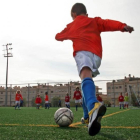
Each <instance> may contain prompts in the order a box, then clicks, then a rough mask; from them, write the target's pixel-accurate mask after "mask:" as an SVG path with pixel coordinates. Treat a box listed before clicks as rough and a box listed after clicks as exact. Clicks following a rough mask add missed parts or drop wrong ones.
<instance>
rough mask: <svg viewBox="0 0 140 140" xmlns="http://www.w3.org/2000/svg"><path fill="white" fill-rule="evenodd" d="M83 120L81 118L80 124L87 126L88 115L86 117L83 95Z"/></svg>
mask: <svg viewBox="0 0 140 140" xmlns="http://www.w3.org/2000/svg"><path fill="white" fill-rule="evenodd" d="M82 105H83V119H82V118H81V122H82V123H83V124H85V123H86V124H88V123H89V115H88V109H87V107H86V105H85V101H84V95H83V104H82Z"/></svg>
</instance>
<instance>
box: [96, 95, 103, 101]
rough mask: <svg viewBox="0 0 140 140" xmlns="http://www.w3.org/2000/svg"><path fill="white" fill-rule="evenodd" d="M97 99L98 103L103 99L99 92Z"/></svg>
mask: <svg viewBox="0 0 140 140" xmlns="http://www.w3.org/2000/svg"><path fill="white" fill-rule="evenodd" d="M97 100H98V101H99V102H100V103H103V99H102V97H101V96H100V95H99V94H97Z"/></svg>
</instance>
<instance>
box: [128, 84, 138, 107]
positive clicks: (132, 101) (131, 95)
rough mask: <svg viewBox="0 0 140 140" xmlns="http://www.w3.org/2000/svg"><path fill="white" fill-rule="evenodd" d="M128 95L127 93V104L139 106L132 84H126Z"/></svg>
mask: <svg viewBox="0 0 140 140" xmlns="http://www.w3.org/2000/svg"><path fill="white" fill-rule="evenodd" d="M128 95H129V105H130V107H133V108H140V100H139V99H138V96H137V95H136V92H135V91H134V89H133V87H132V86H130V85H129V86H128Z"/></svg>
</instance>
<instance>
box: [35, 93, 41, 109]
mask: <svg viewBox="0 0 140 140" xmlns="http://www.w3.org/2000/svg"><path fill="white" fill-rule="evenodd" d="M41 102H42V100H41V98H40V95H39V94H38V95H37V97H36V100H35V103H36V109H39V107H40V104H41Z"/></svg>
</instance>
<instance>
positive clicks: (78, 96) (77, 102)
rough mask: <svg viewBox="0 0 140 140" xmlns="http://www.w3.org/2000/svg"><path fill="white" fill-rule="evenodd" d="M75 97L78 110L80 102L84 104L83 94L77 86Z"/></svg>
mask: <svg viewBox="0 0 140 140" xmlns="http://www.w3.org/2000/svg"><path fill="white" fill-rule="evenodd" d="M73 99H75V104H76V105H75V107H76V111H78V104H80V105H81V106H82V95H81V92H80V90H79V87H76V91H75V92H74V95H73Z"/></svg>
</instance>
